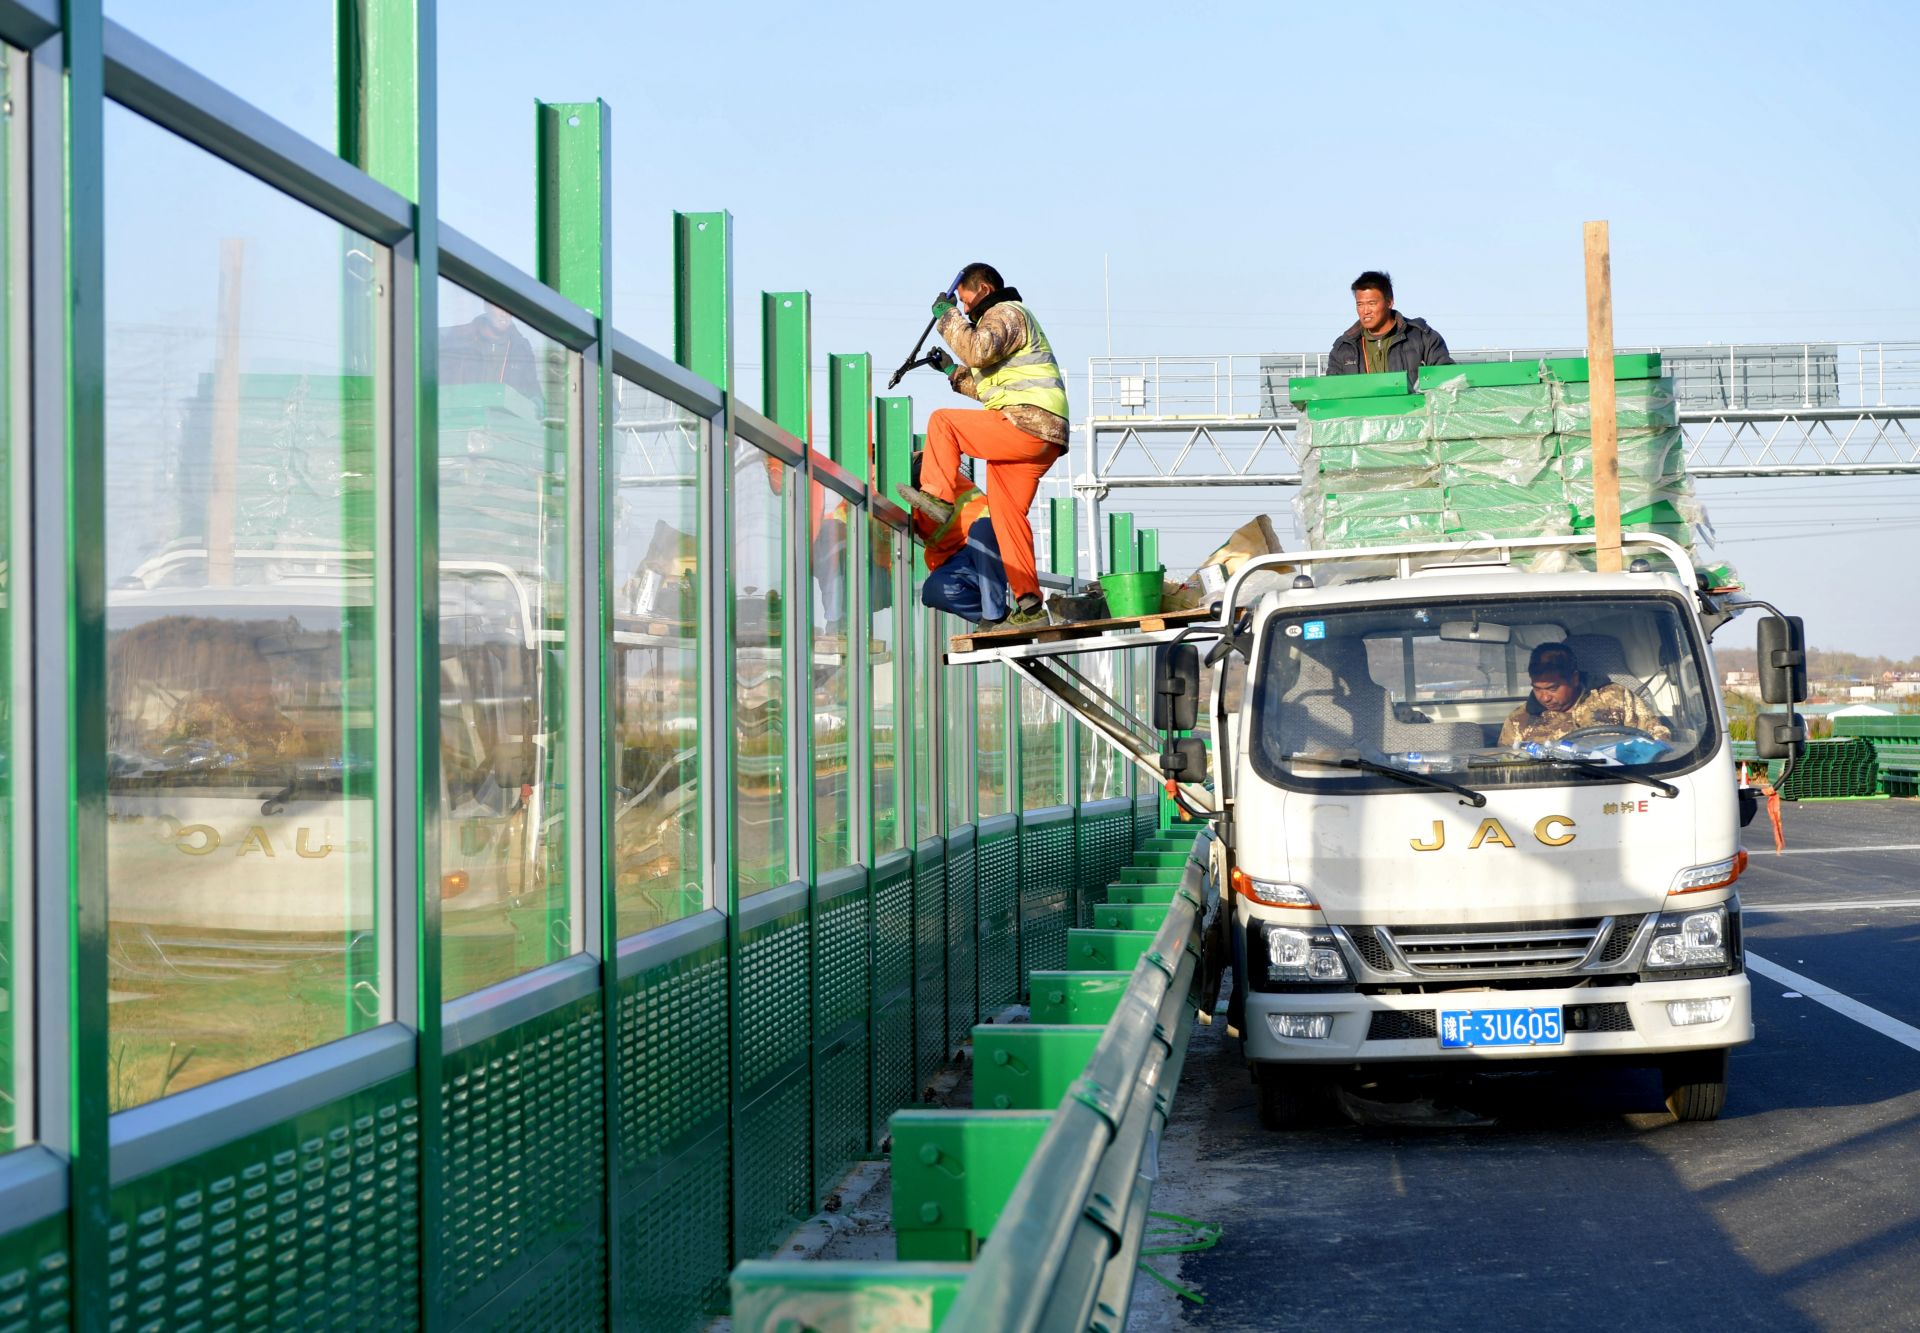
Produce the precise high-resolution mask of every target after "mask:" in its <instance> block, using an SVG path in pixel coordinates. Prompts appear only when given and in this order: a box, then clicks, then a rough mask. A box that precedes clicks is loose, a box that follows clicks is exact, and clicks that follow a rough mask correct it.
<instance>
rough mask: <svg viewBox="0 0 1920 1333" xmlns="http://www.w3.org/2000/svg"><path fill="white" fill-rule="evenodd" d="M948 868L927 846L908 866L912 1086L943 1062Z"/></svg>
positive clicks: (935, 847) (941, 852)
mask: <svg viewBox="0 0 1920 1333" xmlns="http://www.w3.org/2000/svg"><path fill="white" fill-rule="evenodd" d="M946 953H947V862H946V852H945V849H944V847H941V846H940V845H939V844H938V843H931V844H929V845H928V847H927V849H926V850H923V851H920V852H916V853H915V854H914V860H913V1086H914V1092H915V1094H916V1099H917V1094H918V1093H919V1092H920V1091H921V1090H922V1089H924V1088H925V1087H926V1084H927V1080H928V1079H930V1078H932V1077H933V1076H934V1073H935V1072H936V1071H937V1070H938V1069H939V1068H940V1066H941V1065H943V1064H945V1063H946V1059H947V956H946Z"/></svg>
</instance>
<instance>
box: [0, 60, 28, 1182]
mask: <svg viewBox="0 0 1920 1333" xmlns="http://www.w3.org/2000/svg"><path fill="white" fill-rule="evenodd" d="M24 59H25V57H24V56H23V55H21V54H20V53H19V52H17V51H14V50H12V49H10V48H0V81H4V84H5V88H4V95H5V96H8V97H9V98H10V97H11V95H12V91H13V78H12V76H13V68H14V62H17V61H22V60H24ZM19 119H20V118H19V117H13V116H9V117H6V119H5V121H4V122H0V264H3V265H5V267H4V268H0V293H5V294H8V295H7V299H5V300H4V301H0V1153H4V1152H6V1151H8V1150H9V1149H12V1148H15V1147H18V1146H19V1145H20V1144H22V1143H25V1142H28V1141H29V1139H30V1137H31V1122H30V1120H29V1119H28V1117H27V1116H26V1115H25V1111H26V1110H27V1106H28V1101H29V1091H28V1088H27V1074H28V1073H29V1071H30V1069H31V1067H32V1051H33V1045H32V1034H33V1026H32V1025H33V954H32V952H31V944H32V933H33V932H32V920H33V918H32V913H31V912H30V911H29V910H27V909H28V906H29V904H28V903H27V901H26V898H27V889H28V886H29V885H30V884H31V883H32V882H33V881H32V878H31V875H30V873H29V870H28V867H27V865H26V864H25V847H24V846H23V845H22V844H21V842H20V841H19V839H17V838H16V835H15V826H16V823H17V822H18V821H19V820H20V818H21V817H22V816H23V815H24V814H25V812H24V811H22V810H17V809H16V808H15V805H14V792H15V787H14V778H13V775H14V773H15V772H17V771H18V770H19V769H20V768H21V767H23V766H24V765H25V764H26V762H27V757H28V746H27V745H26V744H25V742H26V741H27V740H28V738H29V736H30V734H31V728H30V723H31V718H30V712H31V710H30V709H28V708H26V707H23V706H22V704H21V703H20V702H18V701H17V696H16V693H15V690H16V688H24V687H25V685H26V683H27V670H26V668H27V655H26V648H27V635H26V632H25V626H24V625H21V626H18V627H16V626H15V624H14V620H15V618H16V615H18V613H20V612H21V611H22V610H24V608H22V607H21V606H20V605H19V603H18V601H17V600H16V599H15V598H14V596H13V595H12V589H13V586H14V585H13V571H14V570H16V569H18V568H21V567H20V566H18V565H16V564H15V562H14V554H15V553H14V542H15V540H16V538H18V539H20V540H21V541H22V544H24V539H25V537H26V532H25V531H24V530H20V531H17V532H16V530H15V524H14V521H13V513H14V502H15V500H16V498H24V497H23V496H22V493H21V490H20V487H19V485H18V483H17V482H16V480H15V476H14V473H15V469H16V467H17V465H18V464H19V463H21V462H22V461H24V455H25V450H24V445H25V440H24V439H22V440H20V441H18V442H17V444H18V446H20V447H16V441H15V439H14V432H13V426H14V419H15V414H16V408H17V407H18V406H20V405H21V403H20V401H19V400H18V395H16V394H15V392H14V384H13V375H12V372H11V369H10V368H11V366H12V365H13V362H14V356H13V353H14V352H15V350H16V347H19V346H24V344H21V343H18V342H17V340H19V339H22V338H24V337H25V332H26V330H25V327H24V324H23V323H21V322H20V321H19V320H17V319H16V318H15V316H16V312H17V310H18V308H19V305H20V300H21V297H22V296H24V290H23V289H24V286H25V284H24V283H16V282H10V281H6V280H5V276H4V275H6V274H8V273H10V272H11V271H12V269H13V263H12V258H13V254H14V250H15V247H16V245H17V244H19V243H20V242H23V241H24V240H25V238H26V233H25V227H24V225H23V222H24V219H23V217H22V212H23V210H24V205H25V203H26V200H25V199H24V198H16V197H14V194H15V192H14V191H13V190H12V189H11V188H10V185H11V180H12V171H11V168H12V167H13V165H14V162H15V150H14V138H15V136H16V135H18V134H20V133H21V132H22V130H23V129H24V125H22V124H17V123H16V122H17V121H18V120H19ZM16 650H17V651H18V652H19V655H20V660H19V661H18V662H16V661H15V659H14V654H15V652H16ZM16 857H18V858H19V859H20V861H21V864H20V865H19V866H18V867H17V868H16V866H15V859H16Z"/></svg>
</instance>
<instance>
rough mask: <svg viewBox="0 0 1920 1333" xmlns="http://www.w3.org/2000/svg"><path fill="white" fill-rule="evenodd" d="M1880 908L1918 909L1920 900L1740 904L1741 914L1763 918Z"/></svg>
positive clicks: (1892, 899)
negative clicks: (1773, 904)
mask: <svg viewBox="0 0 1920 1333" xmlns="http://www.w3.org/2000/svg"><path fill="white" fill-rule="evenodd" d="M1881 907H1920V898H1842V899H1840V900H1839V901H1838V902H1830V903H1780V904H1779V905H1777V906H1772V907H1769V906H1767V905H1765V904H1763V903H1750V902H1747V901H1745V900H1744V899H1743V900H1742V901H1741V903H1740V910H1741V911H1742V912H1758V913H1760V914H1761V915H1763V916H1773V915H1775V914H1777V913H1781V912H1860V911H1869V910H1872V909H1874V908H1881Z"/></svg>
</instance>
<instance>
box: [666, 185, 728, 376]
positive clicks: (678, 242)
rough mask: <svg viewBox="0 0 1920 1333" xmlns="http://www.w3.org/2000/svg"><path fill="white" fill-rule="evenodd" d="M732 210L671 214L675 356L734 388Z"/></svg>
mask: <svg viewBox="0 0 1920 1333" xmlns="http://www.w3.org/2000/svg"><path fill="white" fill-rule="evenodd" d="M732 294H733V215H732V214H730V213H728V212H726V211H724V210H722V211H721V212H718V213H675V214H674V215H673V359H674V360H675V361H678V362H679V363H680V364H681V365H683V366H685V367H686V368H687V369H688V370H691V371H692V372H693V373H694V374H696V375H699V376H701V377H703V378H704V379H706V381H707V382H708V383H710V384H712V385H713V386H714V387H715V388H717V389H719V390H720V391H721V392H723V393H731V392H732V391H733V385H732V384H730V383H728V380H729V378H730V377H731V376H732V374H733V309H732V306H731V305H730V302H731V300H732Z"/></svg>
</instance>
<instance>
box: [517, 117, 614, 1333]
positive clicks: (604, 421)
mask: <svg viewBox="0 0 1920 1333" xmlns="http://www.w3.org/2000/svg"><path fill="white" fill-rule="evenodd" d="M534 105H535V110H534V129H535V135H534V138H535V158H536V174H537V178H538V194H537V202H536V207H535V214H534V215H535V230H536V233H537V236H538V246H539V276H540V280H541V281H542V282H544V283H546V284H547V285H548V286H549V287H552V288H553V289H554V290H555V291H557V292H559V293H560V294H561V295H562V296H564V297H566V298H567V299H568V300H570V301H572V302H574V303H575V304H576V305H579V306H580V307H582V308H583V309H585V310H588V311H590V312H591V313H592V314H594V315H595V316H596V317H598V319H599V321H600V328H599V333H600V336H599V337H598V338H597V339H596V340H595V343H594V352H595V356H596V365H595V366H594V376H593V382H594V385H595V392H594V393H593V395H592V396H591V400H590V401H591V402H592V403H594V404H595V405H596V406H597V409H598V410H597V411H595V412H592V413H591V414H590V416H589V418H588V421H589V426H590V429H589V431H588V434H587V438H586V448H585V451H584V452H585V463H586V466H585V468H584V470H583V473H582V475H581V476H579V477H576V478H573V479H572V481H573V484H575V485H577V486H579V487H580V488H581V492H582V494H581V507H580V512H581V513H582V514H584V515H586V516H587V524H586V527H587V532H586V534H584V535H585V536H586V537H587V538H588V540H589V541H590V543H591V544H590V545H589V546H588V547H587V556H586V559H587V566H588V567H587V568H586V569H585V570H584V571H583V572H584V575H585V588H586V599H585V600H586V609H587V619H586V623H587V624H590V625H592V626H593V627H594V631H595V632H594V634H593V637H592V638H591V639H588V640H587V641H586V642H584V643H581V642H576V643H575V644H574V645H573V647H574V651H576V652H585V654H586V657H585V660H584V667H585V671H584V677H585V678H584V681H583V685H584V690H585V698H584V699H583V700H582V702H583V703H588V706H587V707H586V708H585V709H584V710H583V711H584V714H585V721H586V722H587V723H588V724H589V725H590V726H591V727H592V732H590V733H589V734H588V735H587V746H586V752H587V758H588V763H589V764H591V763H592V762H593V759H594V758H595V757H597V758H598V761H599V765H598V766H599V778H598V781H597V782H594V783H591V784H590V786H591V787H592V788H593V789H594V790H596V791H597V792H598V793H599V796H600V806H599V808H598V810H597V811H595V812H594V813H595V815H596V816H597V818H596V819H594V820H592V821H590V822H589V828H590V829H592V830H594V831H595V832H596V833H597V836H595V837H594V838H593V841H592V843H591V844H590V845H588V846H587V848H586V852H587V855H586V864H585V865H584V866H577V867H575V868H574V872H573V876H570V877H569V879H570V880H571V879H573V878H575V877H577V878H578V879H579V880H580V882H582V883H583V884H584V885H585V886H586V889H587V892H588V893H591V894H592V895H593V899H594V901H592V902H589V903H588V907H589V909H590V914H589V921H590V922H591V923H592V924H595V925H597V926H598V929H597V930H595V931H593V933H592V934H590V935H588V937H587V938H588V947H589V948H590V949H592V950H594V951H595V952H596V953H598V954H599V959H600V1033H601V1076H602V1086H603V1088H604V1093H603V1096H602V1099H601V1110H602V1113H603V1115H602V1130H601V1132H602V1135H603V1139H602V1142H603V1148H604V1158H605V1176H606V1181H607V1189H606V1194H605V1196H604V1199H603V1203H604V1211H603V1212H602V1215H601V1228H602V1241H603V1243H604V1246H605V1256H606V1264H605V1270H604V1271H605V1273H606V1283H607V1285H606V1301H607V1311H608V1318H609V1323H610V1325H611V1326H612V1327H614V1328H621V1327H624V1326H625V1325H626V1324H627V1322H629V1321H628V1317H627V1315H626V1310H625V1305H626V1302H625V1291H626V1288H627V1285H628V1284H627V1283H625V1282H623V1281H622V1279H621V1271H620V1268H621V1263H620V1260H621V1254H622V1246H621V1243H620V1209H619V1208H618V1207H617V1206H616V1200H617V1199H618V1198H619V1197H620V1174H619V1172H620V1115H619V1107H620V1104H621V1092H620V1005H619V999H620V995H619V990H620V968H619V953H620V920H619V909H618V903H617V897H616V894H615V892H614V887H615V886H614V881H615V878H616V876H615V875H614V873H613V867H614V840H613V820H614V814H613V793H614V792H615V790H616V789H617V786H618V783H617V777H618V775H617V774H616V772H615V757H614V747H613V746H612V745H609V744H607V743H606V741H607V737H608V735H609V728H608V726H607V721H606V719H607V716H608V710H609V709H610V707H611V702H612V701H611V699H610V698H609V695H608V682H609V681H610V680H611V679H612V678H613V666H612V663H611V662H610V661H609V660H608V656H609V646H610V645H611V644H612V643H613V600H612V597H611V596H610V594H609V590H608V587H607V573H608V568H609V561H610V555H611V551H610V549H609V543H610V542H611V539H612V538H611V531H610V528H609V526H608V524H607V522H606V516H607V514H608V512H609V507H608V502H607V491H606V485H607V466H608V460H609V459H611V458H613V456H614V442H613V420H614V392H613V340H612V338H611V337H609V336H607V335H608V333H609V331H610V330H611V329H612V327H613V318H612V300H613V283H612V276H611V274H612V263H611V256H610V254H609V250H608V247H609V242H610V239H611V237H612V234H613V183H612V171H611V163H612V144H611V139H612V131H613V124H612V120H613V116H612V111H611V110H610V108H609V107H608V106H607V104H606V103H605V102H603V101H593V102H552V103H549V102H537V103H535V104H534ZM589 701H590V702H589ZM579 810H580V807H579V805H578V803H576V804H575V806H574V812H575V816H576V817H578V813H579ZM555 891H557V893H558V894H559V895H560V904H561V906H562V907H563V908H564V906H565V903H566V898H567V895H569V894H570V893H571V885H570V884H562V885H559V886H556V890H555ZM554 935H555V932H554V931H553V930H552V929H551V926H550V927H549V929H548V931H547V936H548V938H549V939H550V940H551V939H552V938H554Z"/></svg>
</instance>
